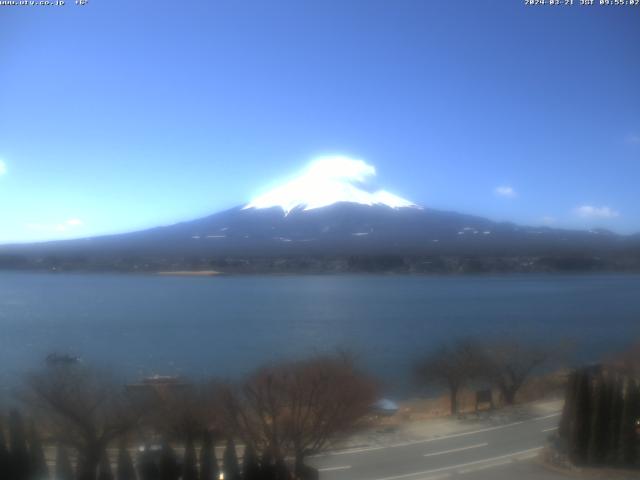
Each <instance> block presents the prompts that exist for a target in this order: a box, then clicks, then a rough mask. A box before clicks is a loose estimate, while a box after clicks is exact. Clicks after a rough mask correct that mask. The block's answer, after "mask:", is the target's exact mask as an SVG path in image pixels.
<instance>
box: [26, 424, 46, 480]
mask: <svg viewBox="0 0 640 480" xmlns="http://www.w3.org/2000/svg"><path fill="white" fill-rule="evenodd" d="M29 454H30V457H31V460H30V462H29V463H30V467H29V471H30V472H31V479H32V480H45V479H47V478H49V468H48V467H47V459H46V458H45V456H44V450H43V448H42V442H41V441H40V436H39V435H38V431H37V430H36V427H35V425H33V424H32V425H31V428H30V430H29Z"/></svg>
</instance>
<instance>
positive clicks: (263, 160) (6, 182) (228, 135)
mask: <svg viewBox="0 0 640 480" xmlns="http://www.w3.org/2000/svg"><path fill="white" fill-rule="evenodd" d="M73 3H74V2H73V1H67V5H66V6H64V7H0V45H1V46H0V79H1V86H2V88H0V243H4V242H13V241H31V240H44V239H51V238H70V237H77V236H85V235H95V234H101V233H110V232H121V231H128V230H134V229H138V228H143V227H149V226H155V225H158V224H167V223H172V222H175V221H179V220H184V219H189V218H195V217H198V216H201V215H205V214H209V213H213V212H215V211H218V210H221V209H224V208H227V207H231V206H234V205H238V204H242V203H245V202H247V201H249V200H250V199H251V198H252V197H254V196H255V195H256V194H258V193H260V192H262V191H264V190H265V188H267V187H269V186H271V185H273V184H275V183H277V182H278V181H280V180H282V179H284V178H287V177H288V176H289V175H291V174H292V173H295V172H296V171H298V170H300V169H301V168H302V167H304V165H305V164H306V163H307V162H309V161H310V160H312V159H313V158H315V157H317V156H319V155H325V154H341V155H350V156H353V157H356V158H360V159H364V160H365V161H367V162H368V163H370V164H372V165H375V166H376V168H377V171H378V177H377V181H378V182H379V183H380V185H381V186H382V187H384V188H385V189H387V190H390V191H391V192H394V193H397V194H399V195H402V196H403V197H406V198H409V199H411V200H412V201H414V202H416V203H419V204H421V205H424V206H427V207H433V208H442V209H451V210H459V211H463V212H468V213H473V214H479V215H484V216H488V217H490V218H492V219H496V220H511V221H516V222H521V223H526V224H536V225H539V224H544V223H546V224H550V225H554V226H561V227H580V228H590V227H593V226H599V227H605V228H610V229H612V230H615V231H619V232H635V231H640V202H639V201H638V197H639V194H638V179H639V178H640V84H639V80H640V55H639V54H638V46H639V45H640V28H639V27H638V25H639V21H640V7H601V6H594V7H580V6H578V5H574V6H573V7H564V6H558V7H550V6H544V7H530V6H525V5H524V2H521V1H516V0H514V1H506V2H495V1H470V0H469V1H466V2H465V1H463V2H435V1H434V2H430V1H423V0H415V1H414V0H402V1H388V0H385V1H379V0H367V1H359V0H349V1H344V0H322V1H301V0H283V1H280V0H270V1H268V2H267V1H263V0H260V1H238V0H233V1H224V2H222V1H218V0H210V1H200V2H157V1H149V0H137V1H135V2H131V1H125V0H108V1H107V0H89V3H88V4H87V5H86V6H84V7H78V6H76V5H74V4H73ZM578 3H579V2H578Z"/></svg>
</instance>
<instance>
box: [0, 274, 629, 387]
mask: <svg viewBox="0 0 640 480" xmlns="http://www.w3.org/2000/svg"><path fill="white" fill-rule="evenodd" d="M503 334H506V335H526V336H527V337H528V338H534V339H543V340H544V339H549V340H554V339H556V338H560V337H571V338H572V339H574V340H576V341H577V345H578V354H579V356H580V357H581V359H582V360H587V361H588V360H597V358H598V356H599V355H601V354H603V353H606V352H607V351H611V350H615V349H617V348H621V347H623V346H626V345H628V344H629V342H631V341H633V340H634V339H636V338H640V275H617V274H616V275H614V274H599V275H502V276H445V277H440V276H374V275H367V276H364V275H363V276H358V275H323V276H237V277H233V276H229V277H161V276H145V275H107V274H96V275H92V274H35V273H0V365H1V366H2V368H1V369H0V382H2V386H3V387H4V388H8V386H11V385H15V382H16V380H17V379H18V378H19V375H20V374H21V373H23V372H25V371H27V370H29V369H32V368H34V367H37V366H38V365H40V364H41V363H42V360H43V358H44V357H45V356H46V355H47V354H48V353H50V352H53V351H56V352H64V353H72V354H76V355H80V356H81V357H83V358H84V359H85V360H86V361H88V362H91V363H96V364H98V365H101V366H109V367H111V368H114V369H115V370H116V371H118V372H121V373H124V374H125V375H127V376H128V377H129V378H136V377H137V376H141V375H148V374H152V373H159V374H176V373H178V374H185V375H189V376H193V377H203V376H211V375H215V376H219V377H229V378H237V377H239V376H241V375H243V374H246V373H247V372H249V371H251V370H252V369H253V368H255V367H256V366H258V365H260V364H261V363H263V362H265V361H272V360H278V359H284V358H297V357H301V356H304V355H307V354H310V353H313V352H322V351H326V350H331V349H334V348H336V347H348V348H351V349H354V350H355V351H356V352H357V353H358V354H359V356H360V360H361V362H362V365H363V366H364V367H366V368H367V369H368V370H370V371H371V372H372V373H376V374H378V375H379V376H381V377H382V378H383V379H384V380H385V381H386V382H387V384H388V385H389V387H390V388H392V389H396V388H398V387H399V386H402V385H404V386H406V381H407V377H408V372H409V371H410V367H411V365H412V363H413V361H414V360H415V359H416V357H419V356H420V354H421V353H423V352H427V351H428V350H429V349H432V348H434V347H435V346H437V345H438V344H439V343H440V342H442V341H445V340H448V339H452V338H454V337H457V336H468V335H485V336H493V335H503Z"/></svg>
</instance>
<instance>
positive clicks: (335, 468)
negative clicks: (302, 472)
mask: <svg viewBox="0 0 640 480" xmlns="http://www.w3.org/2000/svg"><path fill="white" fill-rule="evenodd" d="M350 468H351V465H345V466H343V467H325V468H319V469H318V471H319V472H333V471H335V470H349V469H350Z"/></svg>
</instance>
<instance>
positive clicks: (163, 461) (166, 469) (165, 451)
mask: <svg viewBox="0 0 640 480" xmlns="http://www.w3.org/2000/svg"><path fill="white" fill-rule="evenodd" d="M180 473H181V472H180V466H179V465H178V459H177V458H176V452H175V451H174V450H173V448H171V445H169V444H168V443H165V444H164V446H163V447H162V455H161V457H160V480H178V478H180Z"/></svg>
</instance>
